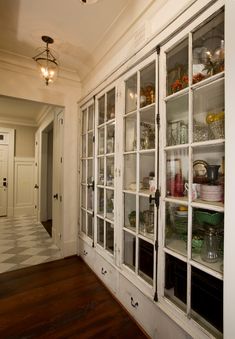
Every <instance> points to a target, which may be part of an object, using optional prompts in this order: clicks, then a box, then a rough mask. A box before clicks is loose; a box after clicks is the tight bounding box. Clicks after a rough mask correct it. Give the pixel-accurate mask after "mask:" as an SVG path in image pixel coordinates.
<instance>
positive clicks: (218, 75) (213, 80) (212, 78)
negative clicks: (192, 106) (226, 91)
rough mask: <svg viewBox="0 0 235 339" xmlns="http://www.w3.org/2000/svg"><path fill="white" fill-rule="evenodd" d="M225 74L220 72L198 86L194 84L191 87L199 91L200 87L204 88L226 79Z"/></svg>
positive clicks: (198, 83)
mask: <svg viewBox="0 0 235 339" xmlns="http://www.w3.org/2000/svg"><path fill="white" fill-rule="evenodd" d="M224 75H225V72H224V71H223V72H220V73H218V74H215V75H212V76H210V77H208V78H206V79H204V80H202V81H200V82H197V83H196V84H193V85H192V86H191V88H192V89H197V88H200V87H204V86H205V85H209V84H214V83H215V82H216V81H217V80H219V79H222V78H224Z"/></svg>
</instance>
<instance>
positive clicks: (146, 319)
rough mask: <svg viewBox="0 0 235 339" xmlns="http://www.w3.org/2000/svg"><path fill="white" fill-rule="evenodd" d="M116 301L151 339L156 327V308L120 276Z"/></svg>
mask: <svg viewBox="0 0 235 339" xmlns="http://www.w3.org/2000/svg"><path fill="white" fill-rule="evenodd" d="M118 299H119V300H120V301H121V303H122V304H123V306H124V307H125V308H126V309H127V311H128V312H129V313H130V314H131V315H132V316H133V317H134V318H135V319H136V321H137V322H138V323H139V324H140V326H141V327H142V328H143V329H144V330H145V331H146V332H147V333H148V334H149V335H150V336H151V338H153V337H154V333H155V327H156V326H155V323H156V307H155V305H154V303H153V301H151V300H150V299H148V298H147V297H146V296H145V295H143V294H142V293H141V292H140V291H139V290H138V289H137V288H136V287H135V286H134V285H133V284H132V283H131V282H129V280H127V279H126V278H125V277H124V276H122V275H121V274H120V278H119V290H118Z"/></svg>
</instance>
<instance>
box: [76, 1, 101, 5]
mask: <svg viewBox="0 0 235 339" xmlns="http://www.w3.org/2000/svg"><path fill="white" fill-rule="evenodd" d="M97 1H98V0H80V2H81V3H82V4H83V5H91V4H95V3H96V2H97Z"/></svg>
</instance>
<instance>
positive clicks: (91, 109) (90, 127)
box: [88, 105, 94, 131]
mask: <svg viewBox="0 0 235 339" xmlns="http://www.w3.org/2000/svg"><path fill="white" fill-rule="evenodd" d="M93 117H94V106H93V105H91V106H89V107H88V130H89V131H90V130H93V128H94V125H93V123H94V122H93Z"/></svg>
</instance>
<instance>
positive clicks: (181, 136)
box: [79, 1, 226, 338]
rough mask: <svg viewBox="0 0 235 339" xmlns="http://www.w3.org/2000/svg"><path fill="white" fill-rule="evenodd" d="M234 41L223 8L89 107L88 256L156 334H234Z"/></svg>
mask: <svg viewBox="0 0 235 339" xmlns="http://www.w3.org/2000/svg"><path fill="white" fill-rule="evenodd" d="M224 44H225V36H224V8H223V2H222V1H217V2H215V3H214V4H213V5H212V6H208V8H206V10H205V11H202V12H198V13H195V17H194V19H192V20H191V21H190V22H188V24H187V25H185V27H183V28H182V29H181V30H179V31H178V32H176V33H173V34H172V36H171V37H168V38H167V39H165V40H164V41H159V44H158V46H157V48H156V50H155V51H152V53H148V56H147V49H146V57H145V58H143V59H142V60H141V61H139V62H138V63H136V64H135V65H132V67H131V68H130V69H129V70H128V71H126V72H124V73H123V74H122V75H121V76H119V77H118V79H116V81H115V82H112V83H111V84H110V85H109V86H107V87H105V88H104V89H103V90H102V91H100V92H99V93H98V94H97V95H95V96H94V98H92V99H91V100H88V101H87V102H85V103H84V104H83V105H82V106H81V117H82V137H81V142H82V145H81V149H82V151H81V153H82V154H81V166H80V168H81V184H80V191H81V199H80V200H81V209H80V211H81V213H80V235H79V237H80V250H79V251H80V252H79V253H80V255H81V256H83V257H84V260H85V261H86V262H87V263H88V264H89V265H90V266H91V268H92V269H93V270H94V271H95V273H96V274H97V275H98V277H99V278H100V279H101V280H102V281H103V282H104V283H105V284H106V286H107V287H108V288H109V289H110V290H111V292H112V293H113V294H114V295H115V296H116V297H117V298H118V299H119V300H120V302H121V303H122V304H123V305H124V307H125V308H126V309H127V311H128V312H130V313H131V314H132V315H133V317H134V318H135V319H136V320H137V321H138V322H139V324H140V325H141V326H142V327H143V328H144V330H145V331H146V332H147V333H148V334H149V335H150V336H151V337H156V338H164V336H166V335H167V336H168V337H169V338H170V337H171V336H170V334H169V333H168V325H167V323H168V322H169V324H170V328H171V329H172V330H173V329H175V337H181V338H183V337H185V338H187V337H189V335H191V336H192V337H197V338H209V337H216V338H219V337H222V336H223V334H222V333H223V279H224V277H223V251H224V245H223V243H224V240H223V237H224V236H223V235H224V231H225V230H224V213H225V207H224V177H225V174H226V169H225V165H224V164H225V127H224V126H225V119H226V112H225V99H224V93H225V91H224V86H225V85H224V82H225V71H224V60H225V51H224ZM90 253H92V254H91V255H90ZM168 317H169V319H168ZM170 318H171V320H170ZM160 319H161V320H162V324H166V325H165V328H164V329H163V327H162V324H161V321H160ZM167 319H168V320H167ZM159 321H160V323H159ZM167 321H168V322H167ZM175 322H176V323H177V324H178V325H179V326H181V327H182V328H180V327H178V325H176V324H175ZM173 331H174V330H173ZM185 331H186V332H187V333H188V334H186V332H185Z"/></svg>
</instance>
